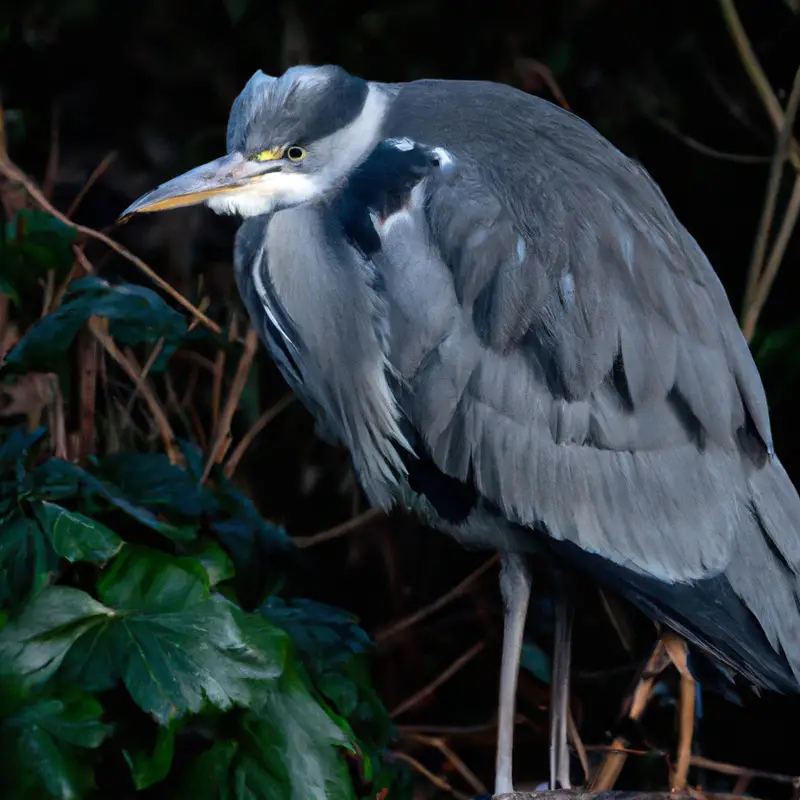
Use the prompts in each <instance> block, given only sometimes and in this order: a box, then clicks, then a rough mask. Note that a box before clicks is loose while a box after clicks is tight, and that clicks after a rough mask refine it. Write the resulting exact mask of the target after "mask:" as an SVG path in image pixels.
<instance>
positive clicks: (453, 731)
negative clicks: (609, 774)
mask: <svg viewBox="0 0 800 800" xmlns="http://www.w3.org/2000/svg"><path fill="white" fill-rule="evenodd" d="M395 727H396V728H397V730H398V731H399V732H400V733H401V734H406V733H407V734H415V733H421V734H428V735H430V736H447V737H448V738H449V737H452V736H477V735H478V734H481V733H489V732H490V731H494V730H497V720H489V722H484V723H482V724H480V725H396V726H395ZM587 749H588V750H592V749H595V748H591V747H589V748H587Z"/></svg>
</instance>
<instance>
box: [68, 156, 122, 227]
mask: <svg viewBox="0 0 800 800" xmlns="http://www.w3.org/2000/svg"><path fill="white" fill-rule="evenodd" d="M116 157H117V154H116V153H115V152H114V151H113V150H112V151H111V152H110V153H109V154H108V155H107V156H105V158H103V160H102V161H101V162H100V163H99V164H98V165H97V166H96V167H95V168H94V169H93V170H92V172H91V174H90V175H89V177H88V178H87V179H86V183H84V184H83V187H82V188H81V190H80V191H79V192H78V194H76V195H75V198H74V200H73V201H72V202H71V203H70V204H69V207H68V208H67V214H66V215H67V217H69V218H70V219H71V218H72V217H73V216H74V215H75V212H76V211H77V210H78V206H79V205H80V204H81V203H82V202H83V198H84V197H86V194H87V192H88V191H89V189H91V188H92V186H94V185H95V183H97V181H98V180H99V178H100V176H101V175H102V174H103V173H104V172H105V171H106V170H107V169H108V168H109V167H110V166H111V164H112V162H113V161H114V159H115V158H116Z"/></svg>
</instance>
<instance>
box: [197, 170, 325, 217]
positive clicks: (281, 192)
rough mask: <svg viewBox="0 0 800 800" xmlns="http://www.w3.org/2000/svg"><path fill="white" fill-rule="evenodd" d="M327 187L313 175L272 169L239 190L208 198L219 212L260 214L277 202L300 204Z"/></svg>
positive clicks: (267, 211)
mask: <svg viewBox="0 0 800 800" xmlns="http://www.w3.org/2000/svg"><path fill="white" fill-rule="evenodd" d="M324 189H325V187H324V186H320V185H319V181H318V180H317V179H316V178H315V177H314V176H313V175H305V174H302V173H299V172H271V173H268V174H266V175H264V176H263V177H261V178H259V179H258V180H256V181H254V182H253V183H251V184H248V185H247V186H243V187H242V188H241V189H240V190H239V191H236V192H224V193H222V194H218V195H214V196H213V197H209V198H208V200H206V205H207V206H208V207H209V208H210V209H211V210H212V211H213V212H215V213H216V214H238V215H239V216H240V217H257V216H259V215H260V214H268V213H269V212H270V211H272V210H273V209H274V208H275V207H276V206H277V205H285V204H289V205H297V204H298V203H305V202H308V201H309V200H313V199H314V198H315V197H318V196H319V195H320V194H321V193H322V192H323V191H324Z"/></svg>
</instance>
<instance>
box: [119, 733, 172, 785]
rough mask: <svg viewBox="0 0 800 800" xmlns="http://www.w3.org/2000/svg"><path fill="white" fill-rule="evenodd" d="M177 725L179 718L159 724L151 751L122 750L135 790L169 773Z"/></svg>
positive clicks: (158, 780)
mask: <svg viewBox="0 0 800 800" xmlns="http://www.w3.org/2000/svg"><path fill="white" fill-rule="evenodd" d="M179 726H180V720H173V721H172V722H170V724H169V725H161V726H159V728H158V731H157V733H156V741H155V745H154V747H153V751H152V753H148V752H146V751H144V750H135V751H130V750H125V751H123V755H124V756H125V760H126V761H127V762H128V766H129V767H130V770H131V777H132V778H133V785H134V786H135V787H136V790H137V791H142V790H143V789H149V788H150V787H151V786H154V785H155V784H157V783H160V782H161V781H163V780H164V778H166V777H167V775H168V774H169V771H170V768H171V767H172V758H173V756H174V754H175V735H176V734H177V732H178V728H179Z"/></svg>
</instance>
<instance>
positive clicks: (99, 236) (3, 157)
mask: <svg viewBox="0 0 800 800" xmlns="http://www.w3.org/2000/svg"><path fill="white" fill-rule="evenodd" d="M0 173H2V174H3V175H4V176H5V177H6V178H7V179H8V180H9V181H11V182H12V183H18V184H20V185H21V186H22V187H23V188H24V189H25V191H26V192H27V193H28V194H29V195H30V196H31V197H32V198H33V200H34V201H35V202H36V203H38V204H39V205H40V206H41V207H42V209H44V210H45V211H47V213H48V214H50V215H51V216H53V217H55V218H56V219H57V220H59V222H62V223H63V224H64V225H67V226H68V227H70V228H72V229H73V230H74V231H76V232H77V233H80V234H82V235H83V236H88V237H89V238H91V239H95V240H97V241H98V242H102V243H103V244H104V245H106V247H108V248H110V249H111V250H113V251H114V252H115V253H117V255H119V256H122V258H124V259H126V260H127V261H130V263H131V264H133V265H134V266H135V267H136V268H137V269H139V270H140V271H141V272H143V273H144V274H145V275H147V277H148V278H150V280H151V281H153V283H155V284H156V285H157V286H159V287H160V288H161V289H162V290H163V291H164V292H166V293H167V294H168V295H169V296H170V297H171V298H172V299H173V300H175V302H176V303H179V304H180V305H181V306H183V307H184V308H185V309H186V310H187V311H188V312H189V313H190V314H192V315H193V316H194V317H196V318H197V319H199V320H200V322H202V323H203V325H205V326H206V327H207V328H208V329H209V330H212V331H213V332H214V333H217V334H219V333H222V329H221V328H220V326H219V325H217V323H216V322H214V321H213V320H211V319H209V318H208V317H207V316H206V315H205V314H203V312H202V311H200V310H199V309H198V308H196V307H195V306H194V305H192V303H191V302H190V301H189V300H187V299H186V298H185V297H184V296H183V295H182V294H181V293H180V292H179V291H178V290H177V289H175V288H174V287H173V286H171V285H170V284H169V283H168V282H167V281H165V280H164V279H163V278H162V277H161V276H160V275H159V274H158V273H157V272H155V271H154V270H153V269H152V268H151V267H149V266H148V265H147V264H145V262H144V261H142V259H141V258H139V257H138V256H135V255H134V254H133V253H131V251H130V250H128V249H127V248H126V247H123V246H122V245H121V244H119V243H118V242H115V241H114V240H113V239H112V238H111V237H109V236H107V235H106V234H105V233H102V232H101V231H98V230H95V229H94V228H88V227H86V226H85V225H78V224H76V223H74V222H72V220H70V219H68V218H67V217H66V216H64V214H62V213H61V212H60V211H59V210H58V209H57V208H55V207H54V206H53V204H52V203H50V202H49V201H48V199H47V198H46V197H45V196H44V195H43V194H42V192H41V190H40V189H39V188H38V187H37V186H36V184H35V183H34V182H33V181H32V180H31V179H30V178H29V177H28V176H27V175H25V173H24V172H22V170H20V169H19V167H17V166H16V165H15V164H14V163H12V162H11V161H10V160H9V158H8V155H7V154H6V153H5V151H4V150H3V149H2V148H0Z"/></svg>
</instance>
